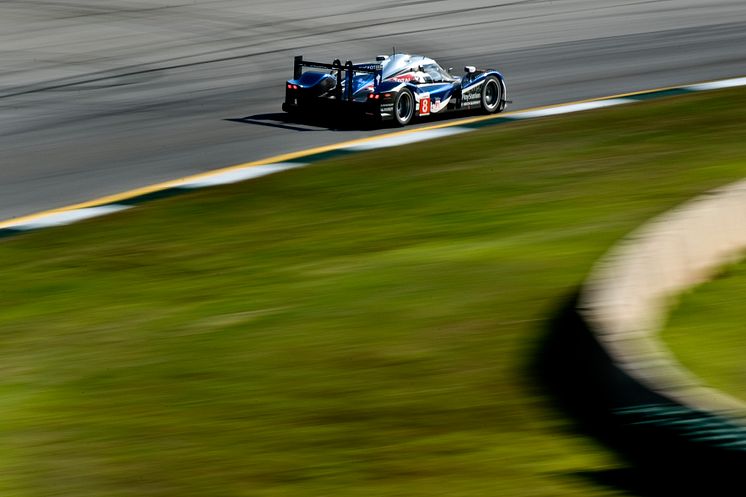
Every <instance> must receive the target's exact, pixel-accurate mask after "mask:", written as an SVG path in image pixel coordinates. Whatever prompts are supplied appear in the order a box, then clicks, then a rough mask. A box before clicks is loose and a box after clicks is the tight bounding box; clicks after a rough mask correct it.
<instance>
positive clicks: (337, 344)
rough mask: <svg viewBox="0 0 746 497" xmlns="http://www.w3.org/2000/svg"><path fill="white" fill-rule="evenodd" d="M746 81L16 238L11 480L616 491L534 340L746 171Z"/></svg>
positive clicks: (44, 488)
mask: <svg viewBox="0 0 746 497" xmlns="http://www.w3.org/2000/svg"><path fill="white" fill-rule="evenodd" d="M744 105H746V92H744V91H742V90H737V91H726V92H719V93H716V94H698V95H692V96H687V97H681V98H674V99H667V100H662V101H657V102H652V103H646V104H636V105H630V106H625V107H621V108H615V109H609V110H604V111H598V112H590V113H583V114H579V115H573V116H561V117H556V118H551V119H546V120H541V121H533V122H520V123H515V124H511V125H506V126H500V127H497V128H493V129H484V130H482V131H479V132H474V133H471V134H467V135H463V136H459V137H455V138H449V139H444V140H439V141H436V142H426V143H422V144H418V145H413V146H409V147H405V148H397V149H389V150H382V151H374V152H369V153H365V154H358V155H354V156H349V157H345V158H343V159H337V160H330V161H327V162H324V163H323V164H319V165H315V166H312V167H310V168H308V169H303V170H297V171H293V172H289V173H283V174H281V175H276V176H270V177H266V178H262V179H260V180H256V181H252V182H249V183H244V184H238V185H232V186H227V187H221V188H216V189H211V190H206V191H200V192H195V193H193V194H190V195H188V196H183V197H179V198H172V199H166V200H162V201H158V202H154V203H151V204H147V205H145V206H142V207H139V208H137V209H135V210H132V211H129V212H124V213H121V214H117V215H114V216H111V217H107V218H103V219H98V220H91V221H88V222H84V223H80V224H77V225H73V226H69V227H64V228H59V229H50V230H46V231H42V232H37V233H31V234H28V235H24V236H21V237H18V238H13V239H8V240H6V241H4V242H2V243H0V262H1V265H0V281H2V303H1V305H2V308H1V310H2V312H0V340H1V342H0V347H1V349H0V350H2V361H0V368H1V369H0V392H1V393H2V394H1V395H0V404H1V405H2V413H3V415H2V423H0V445H2V447H3V450H2V451H0V468H2V472H0V492H1V493H2V494H3V495H4V496H53V495H54V496H75V497H88V496H90V497H94V496H95V497H100V496H102V495H106V496H112V497H115V496H135V495H137V496H141V495H148V496H173V495H179V496H181V497H190V496H195V497H196V496H201V497H203V496H216V497H217V496H232V497H235V496H261V497H270V496H288V495H292V496H294V497H303V496H322V495H344V496H376V497H383V496H399V495H401V496H408V497H416V496H428V497H430V496H432V495H448V496H480V497H481V496H485V495H511V496H515V497H523V496H552V497H562V496H570V495H573V496H575V495H583V496H590V495H609V494H616V493H615V490H613V489H609V488H604V487H600V486H597V485H595V484H593V483H591V482H590V481H589V480H588V479H586V478H584V477H581V476H579V475H580V473H584V474H589V473H592V472H594V471H603V470H604V469H605V468H612V467H618V466H619V465H620V463H619V461H617V460H616V459H615V457H614V455H613V454H610V453H608V452H606V451H605V450H604V449H603V448H601V447H600V446H598V445H597V444H596V442H594V441H593V440H590V439H587V438H584V437H582V436H580V435H578V434H576V433H575V432H574V431H573V430H572V423H571V421H570V420H566V419H563V418H562V416H561V414H560V413H558V412H556V411H554V410H553V409H552V408H551V406H550V403H549V401H548V400H547V399H546V398H545V397H544V396H543V394H542V390H541V388H540V387H539V386H538V385H535V384H533V381H532V379H531V371H530V365H531V361H532V358H533V356H534V354H535V353H536V350H537V347H538V346H539V343H540V341H541V339H542V337H543V334H544V327H545V322H546V320H547V319H548V318H549V317H550V316H551V314H552V313H553V312H554V310H555V309H556V308H557V307H558V306H559V305H560V303H561V302H563V301H564V300H565V299H566V298H567V297H568V295H570V294H571V293H572V292H573V291H574V290H575V289H576V288H577V286H578V285H579V284H580V283H581V282H582V280H583V278H584V277H585V275H586V274H587V272H588V270H589V269H590V267H591V266H592V264H593V263H594V261H595V260H596V259H597V258H598V257H600V256H601V255H602V254H603V252H604V251H605V250H607V249H608V248H609V247H610V246H611V245H612V244H613V242H614V241H615V240H617V239H618V238H619V237H621V236H623V235H624V234H626V233H627V232H629V231H631V230H632V229H634V228H635V227H636V226H638V225H639V224H641V223H643V222H644V221H646V220H647V219H649V218H650V217H652V216H654V215H656V214H658V213H660V212H662V211H665V210H667V209H669V208H671V207H673V206H675V205H677V204H679V203H681V202H683V201H684V200H686V199H687V198H689V197H692V196H694V195H696V194H698V193H700V192H702V191H705V190H708V189H710V188H713V187H716V186H719V185H722V184H724V183H727V182H730V181H733V180H735V179H738V178H741V177H742V176H744V174H746V159H744V157H746V154H745V153H744V152H746V131H744V127H743V112H742V109H743V107H744Z"/></svg>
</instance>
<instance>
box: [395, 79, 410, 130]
mask: <svg viewBox="0 0 746 497" xmlns="http://www.w3.org/2000/svg"><path fill="white" fill-rule="evenodd" d="M413 116H414V95H412V92H411V91H409V90H408V89H407V88H404V89H402V91H400V92H399V93H397V94H396V98H395V99H394V120H395V121H396V124H398V125H399V126H406V125H407V124H409V121H411V120H412V117H413Z"/></svg>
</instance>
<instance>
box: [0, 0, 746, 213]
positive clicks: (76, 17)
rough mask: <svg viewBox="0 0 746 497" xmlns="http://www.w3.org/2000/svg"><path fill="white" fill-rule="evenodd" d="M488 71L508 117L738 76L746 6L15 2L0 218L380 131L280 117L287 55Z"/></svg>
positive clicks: (6, 35) (2, 107) (609, 0)
mask: <svg viewBox="0 0 746 497" xmlns="http://www.w3.org/2000/svg"><path fill="white" fill-rule="evenodd" d="M394 45H395V46H396V47H397V49H398V50H400V51H408V52H414V53H423V54H426V55H430V56H432V57H434V58H436V59H437V60H439V61H440V62H441V63H442V64H443V65H445V66H446V67H448V66H453V67H455V68H456V69H457V70H458V69H460V68H461V67H462V66H463V65H465V64H470V65H477V66H483V67H496V68H498V69H500V70H501V71H502V72H503V73H504V74H505V76H506V78H507V82H508V85H509V86H508V88H509V97H510V98H511V99H512V100H513V101H514V104H513V105H512V107H509V109H513V110H517V109H522V108H527V107H534V106H538V105H546V104H553V103H560V102H566V101H571V100H578V99H584V98H591V97H599V96H604V95H609V94H615V93H622V92H630V91H636V90H642V89H647V88H653V87H660V86H668V85H676V84H684V83H692V82H698V81H705V80H712V79H720V78H727V77H734V76H743V75H746V2H744V1H743V0H707V1H702V0H699V1H694V0H648V1H644V0H637V1H633V0H629V1H622V0H554V1H539V0H524V1H509V0H503V1H502V2H495V1H492V2H489V1H486V0H484V1H480V0H460V1H459V2H453V1H445V0H430V1H425V0H401V1H381V2H370V1H367V2H365V1H360V0H347V1H341V0H327V1H322V0H294V1H290V0H272V1H267V0H249V1H248V2H247V1H245V0H244V1H239V0H212V1H209V0H208V1H201V2H196V1H191V0H142V1H131V0H116V1H114V0H112V1H109V2H99V1H95V0H72V1H57V0H47V1H41V0H15V1H13V0H8V1H4V2H2V3H0V64H1V66H0V67H2V72H1V73H0V116H1V117H2V118H1V119H0V153H1V154H2V155H0V220H4V219H8V218H11V217H15V216H18V215H22V214H28V213H31V212H35V211H39V210H43V209H49V208H53V207H59V206H62V205H67V204H71V203H74V202H79V201H83V200H88V199H91V198H94V197H99V196H102V195H107V194H112V193H117V192H120V191H123V190H127V189H131V188H135V187H138V186H144V185H147V184H151V183H154V182H158V181H164V180H168V179H173V178H177V177H180V176H185V175H188V174H194V173H198V172H203V171H207V170H210V169H214V168H217V167H221V166H226V165H231V164H235V163H241V162H247V161H252V160H257V159H262V158H265V157H268V156H272V155H276V154H279V153H284V152H292V151H296V150H301V149H305V148H309V147H313V146H319V145H325V144H330V143H336V142H340V141H345V140H349V139H354V138H359V137H362V136H369V135H372V134H376V133H383V132H387V131H390V130H387V129H382V130H365V129H343V130H340V129H330V128H329V127H328V126H320V125H316V124H318V123H307V122H301V123H299V122H290V121H287V120H286V119H285V116H284V115H283V114H282V113H281V111H280V104H281V101H282V98H283V94H284V87H283V83H284V80H285V79H287V78H288V77H290V75H291V73H292V57H293V55H296V54H304V55H305V56H306V57H307V58H311V59H317V60H322V61H331V60H332V59H334V58H340V59H342V60H343V61H344V60H346V59H352V60H364V59H369V58H371V57H372V56H373V55H375V54H377V53H388V52H390V51H391V48H392V46H394Z"/></svg>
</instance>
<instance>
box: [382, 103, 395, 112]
mask: <svg viewBox="0 0 746 497" xmlns="http://www.w3.org/2000/svg"><path fill="white" fill-rule="evenodd" d="M393 111H394V104H384V105H382V106H381V112H393Z"/></svg>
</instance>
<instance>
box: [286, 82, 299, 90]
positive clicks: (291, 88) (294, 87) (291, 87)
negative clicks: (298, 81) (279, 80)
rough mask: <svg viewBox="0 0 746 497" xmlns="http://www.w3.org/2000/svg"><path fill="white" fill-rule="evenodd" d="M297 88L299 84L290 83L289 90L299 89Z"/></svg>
mask: <svg viewBox="0 0 746 497" xmlns="http://www.w3.org/2000/svg"><path fill="white" fill-rule="evenodd" d="M297 89H298V85H291V84H290V83H288V90H297Z"/></svg>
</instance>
